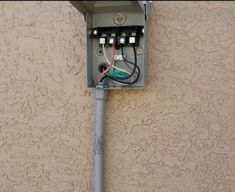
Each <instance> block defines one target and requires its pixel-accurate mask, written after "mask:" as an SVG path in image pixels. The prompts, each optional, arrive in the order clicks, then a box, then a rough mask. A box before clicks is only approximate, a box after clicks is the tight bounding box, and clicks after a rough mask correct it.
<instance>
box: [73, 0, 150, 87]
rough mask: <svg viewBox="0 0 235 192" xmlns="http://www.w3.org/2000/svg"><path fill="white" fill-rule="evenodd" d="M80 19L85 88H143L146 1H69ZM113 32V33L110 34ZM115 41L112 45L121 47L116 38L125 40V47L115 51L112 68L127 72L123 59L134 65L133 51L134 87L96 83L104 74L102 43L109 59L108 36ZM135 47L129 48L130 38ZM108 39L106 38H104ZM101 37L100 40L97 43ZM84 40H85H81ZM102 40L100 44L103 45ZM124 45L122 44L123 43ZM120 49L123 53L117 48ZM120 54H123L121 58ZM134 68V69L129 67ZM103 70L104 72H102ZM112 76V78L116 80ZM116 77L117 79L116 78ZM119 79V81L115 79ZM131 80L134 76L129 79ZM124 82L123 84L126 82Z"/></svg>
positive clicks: (147, 14)
mask: <svg viewBox="0 0 235 192" xmlns="http://www.w3.org/2000/svg"><path fill="white" fill-rule="evenodd" d="M71 4H72V5H73V6H75V7H76V8H77V9H78V10H79V11H80V12H81V13H82V14H83V15H84V18H85V21H86V34H87V35H86V42H87V86H88V87H89V88H96V87H101V88H107V89H116V88H143V87H144V86H145V85H146V71H147V62H148V20H149V15H150V2H149V1H71ZM112 32H113V33H112ZM112 34H113V35H114V37H115V43H116V42H118V43H121V42H122V41H121V39H120V37H119V36H120V34H121V35H124V36H125V40H126V41H128V43H129V44H127V45H125V46H121V45H120V46H119V45H117V44H118V43H116V45H115V46H116V48H115V57H114V58H115V59H114V63H115V66H116V67H118V68H119V69H120V68H121V69H123V70H125V71H128V70H129V73H131V71H130V68H131V67H130V66H128V65H127V64H124V62H123V57H124V58H126V59H128V60H131V61H132V62H133V63H134V51H133V47H135V50H136V58H137V63H136V64H137V65H138V66H139V69H140V74H139V78H138V80H137V82H136V83H134V84H129V85H128V84H127V85H123V84H122V83H117V82H114V81H110V82H108V83H106V84H105V85H103V84H102V83H99V82H97V77H99V74H100V73H101V72H102V70H103V71H104V69H101V68H102V66H104V67H106V66H107V65H106V64H104V63H107V62H106V61H107V60H105V57H104V51H103V50H104V49H103V45H101V44H100V43H103V42H105V43H106V44H105V50H106V51H105V52H106V54H107V55H108V56H107V57H108V58H110V57H111V50H112V46H111V45H109V42H112V41H111V40H110V35H111V36H112ZM133 34H134V35H136V38H135V39H134V40H135V41H136V42H137V41H138V42H137V43H136V44H135V46H130V45H133V44H130V43H132V39H131V38H130V37H131V36H132V35H133ZM108 35H109V36H108ZM102 37H104V39H101V38H102ZM84 38H85V37H84ZM103 40H104V41H103ZM126 41H125V42H126ZM120 47H123V49H124V50H123V52H122V51H121V48H120ZM122 53H123V54H122ZM133 67H134V66H133ZM105 69H106V68H105ZM120 73H121V72H119V73H118V75H121V74H120ZM118 75H117V74H116V76H118ZM118 77H119V76H118ZM119 78H120V77H119ZM132 78H134V76H133V77H132ZM126 81H127V80H126Z"/></svg>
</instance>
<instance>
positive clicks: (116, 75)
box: [102, 69, 128, 84]
mask: <svg viewBox="0 0 235 192" xmlns="http://www.w3.org/2000/svg"><path fill="white" fill-rule="evenodd" d="M108 75H109V76H112V77H114V78H118V77H127V76H128V73H125V72H121V71H116V70H115V69H113V70H112V71H111V72H109V73H108ZM108 79H109V77H105V78H104V80H103V81H102V82H103V83H104V84H107V83H108Z"/></svg>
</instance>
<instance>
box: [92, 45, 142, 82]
mask: <svg viewBox="0 0 235 192" xmlns="http://www.w3.org/2000/svg"><path fill="white" fill-rule="evenodd" d="M133 52H134V59H135V61H134V62H131V61H129V60H127V59H126V58H125V57H124V52H123V47H121V54H122V58H123V61H124V62H125V63H126V65H128V64H131V65H133V66H134V67H133V69H132V72H128V71H126V70H124V69H120V68H119V67H117V66H115V65H113V64H114V56H115V45H113V46H112V54H111V60H110V61H109V60H108V58H107V55H106V51H105V47H104V45H103V53H104V57H105V59H106V61H107V62H108V64H109V65H108V67H107V69H106V70H104V71H103V72H102V73H101V74H100V75H99V76H98V78H97V82H102V83H104V84H106V83H107V80H109V79H111V80H113V81H115V82H118V83H120V84H122V85H131V84H134V83H136V82H137V81H138V79H139V76H140V68H139V66H138V65H137V56H136V50H135V46H133ZM111 69H112V70H111ZM116 70H117V71H116ZM134 76H136V77H135V79H134V80H132V79H133V77H134Z"/></svg>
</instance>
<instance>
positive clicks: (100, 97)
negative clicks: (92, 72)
mask: <svg viewBox="0 0 235 192" xmlns="http://www.w3.org/2000/svg"><path fill="white" fill-rule="evenodd" d="M94 94H95V101H96V102H95V104H96V105H95V130H94V137H95V138H94V162H93V163H94V164H93V166H94V173H93V174H94V175H93V179H94V182H93V188H94V192H103V190H104V189H103V188H104V187H103V176H104V166H103V155H104V119H105V100H106V95H107V93H106V90H105V89H95V90H94Z"/></svg>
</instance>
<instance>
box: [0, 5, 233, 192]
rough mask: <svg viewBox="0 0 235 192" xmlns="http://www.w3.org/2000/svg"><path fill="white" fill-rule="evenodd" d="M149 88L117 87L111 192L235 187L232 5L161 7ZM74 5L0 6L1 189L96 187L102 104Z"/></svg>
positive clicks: (67, 191) (109, 139) (109, 161)
mask: <svg viewBox="0 0 235 192" xmlns="http://www.w3.org/2000/svg"><path fill="white" fill-rule="evenodd" d="M151 16H152V17H151V22H150V31H151V32H150V46H149V48H150V62H149V69H150V70H149V85H148V86H147V88H146V89H145V90H138V91H112V92H110V94H109V98H108V106H107V113H108V115H107V120H106V122H107V127H106V135H105V139H106V146H105V148H106V156H105V162H106V165H105V171H106V177H105V179H106V181H105V188H106V192H220V191H221V192H234V191H235V176H234V174H235V132H234V124H235V3H233V2H154V3H153V9H152V15H151ZM84 27H85V22H84V21H83V17H82V16H81V15H80V14H79V13H78V12H77V11H76V10H75V9H74V8H73V7H72V6H71V5H70V4H69V2H0V192H75V191H76V192H91V191H92V150H93V137H92V134H93V130H92V128H93V123H94V118H93V115H94V112H93V111H94V99H93V95H92V92H91V91H90V90H87V89H86V85H85V66H84V58H85V57H84V49H85V41H84V32H85V29H84Z"/></svg>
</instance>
